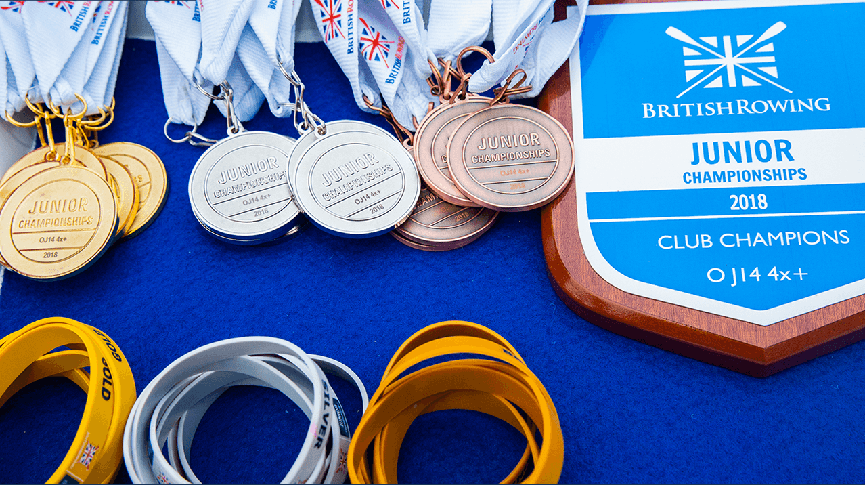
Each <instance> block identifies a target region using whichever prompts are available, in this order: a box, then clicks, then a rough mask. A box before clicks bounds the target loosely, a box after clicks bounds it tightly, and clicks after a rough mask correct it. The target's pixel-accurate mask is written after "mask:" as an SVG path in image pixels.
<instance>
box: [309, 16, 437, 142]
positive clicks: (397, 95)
mask: <svg viewBox="0 0 865 485" xmlns="http://www.w3.org/2000/svg"><path fill="white" fill-rule="evenodd" d="M310 5H311V6H312V10H313V16H314V17H315V18H316V20H317V21H318V26H319V32H320V33H321V35H322V38H323V39H324V41H325V44H326V45H327V46H328V49H329V50H330V52H331V54H333V56H334V58H335V59H336V61H337V63H338V64H339V66H340V68H341V69H342V71H343V72H344V73H345V75H346V77H348V79H349V82H350V83H351V86H352V92H353V93H354V97H355V103H357V105H358V107H360V108H361V109H363V110H365V111H371V109H370V108H369V107H367V105H366V102H364V100H363V94H366V97H367V98H368V99H369V100H370V101H371V102H372V103H373V104H374V105H378V106H380V105H381V101H380V99H379V96H378V94H377V93H379V92H380V93H381V97H382V98H383V99H384V102H385V103H387V104H388V106H389V107H390V109H391V111H392V112H393V113H394V116H395V117H396V119H397V120H398V121H399V122H400V123H401V124H403V125H404V126H412V124H411V123H412V118H413V117H415V118H417V119H421V118H423V116H424V115H425V114H426V110H427V106H428V103H429V102H430V101H434V100H435V98H433V97H432V96H431V95H430V94H429V87H428V86H427V84H426V78H427V77H429V75H430V74H431V69H430V67H429V63H428V61H435V57H434V56H433V55H432V51H430V50H429V48H428V47H427V31H426V28H425V27H424V25H423V17H422V15H421V10H422V9H421V8H419V7H418V5H417V4H416V3H415V2H414V0H401V1H400V0H310ZM358 56H360V57H361V58H363V61H364V62H360V61H359V59H358Z"/></svg>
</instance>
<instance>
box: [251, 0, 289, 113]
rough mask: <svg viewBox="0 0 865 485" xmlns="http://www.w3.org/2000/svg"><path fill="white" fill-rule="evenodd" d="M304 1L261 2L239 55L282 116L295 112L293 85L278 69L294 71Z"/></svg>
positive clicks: (271, 106) (271, 108)
mask: <svg viewBox="0 0 865 485" xmlns="http://www.w3.org/2000/svg"><path fill="white" fill-rule="evenodd" d="M302 1H303V0H268V1H262V2H257V3H256V4H255V6H254V7H253V10H252V12H251V13H250V15H249V23H248V24H247V25H246V27H245V28H244V29H243V33H242V34H241V36H240V41H239V43H238V46H237V54H238V55H239V56H240V60H241V61H242V62H243V65H244V67H245V68H246V70H247V71H248V73H249V76H250V77H251V78H252V80H253V81H254V82H255V84H256V86H258V88H259V89H260V90H261V91H262V92H263V93H264V95H265V97H266V98H267V102H268V105H269V107H270V110H271V112H272V113H273V114H274V115H275V116H278V117H284V116H288V115H290V114H292V113H293V110H292V106H291V105H290V104H289V101H290V99H291V93H292V88H291V84H290V83H289V82H288V80H287V79H285V76H284V75H283V74H282V71H281V70H280V69H279V67H278V66H277V65H278V64H279V63H280V62H281V63H282V66H283V67H284V69H285V70H286V71H288V72H290V71H292V70H294V38H295V22H296V19H297V14H298V11H299V10H300V6H301V4H302Z"/></svg>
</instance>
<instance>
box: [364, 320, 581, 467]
mask: <svg viewBox="0 0 865 485" xmlns="http://www.w3.org/2000/svg"><path fill="white" fill-rule="evenodd" d="M453 354H474V355H478V356H482V357H486V358H488V359H490V360H487V359H471V358H468V359H466V358H463V359H457V360H451V361H446V362H440V363H436V364H433V365H430V366H428V367H424V368H421V369H420V370H416V371H414V372H411V373H409V374H407V375H405V376H403V374H405V373H406V372H407V371H408V370H410V369H412V368H415V367H416V366H419V365H422V364H424V363H425V362H427V361H429V360H430V359H438V360H441V359H440V358H441V357H444V356H449V355H453ZM444 409H467V410H473V411H478V412H482V413H486V414H489V415H491V416H495V417H497V418H499V419H502V420H503V421H505V422H507V423H508V424H510V425H511V426H513V427H514V428H515V429H517V431H519V432H520V433H522V434H523V435H524V436H525V437H526V441H527V446H526V451H525V452H524V453H523V456H522V458H521V459H520V461H519V462H518V463H517V464H516V466H515V467H514V469H513V470H512V471H511V473H510V474H509V475H508V476H507V477H506V478H505V479H504V480H503V483H515V482H522V483H552V482H557V481H558V479H559V476H560V475H561V471H562V466H563V463H564V439H563V437H562V431H561V425H560V423H559V418H558V414H557V413H556V409H555V406H554V405H553V402H552V399H550V396H549V394H548V393H547V391H546V389H545V388H544V386H543V384H541V382H540V381H539V380H538V378H537V377H536V376H535V375H534V374H533V373H532V372H531V370H529V368H528V367H527V366H526V364H525V362H524V361H523V359H522V357H521V356H520V355H519V353H518V352H517V351H516V349H514V347H513V346H512V345H511V344H510V343H508V342H507V340H505V339H504V338H503V337H501V336H500V335H498V334H497V333H495V332H493V331H492V330H489V329H488V328H486V327H483V326H481V325H477V324H473V323H469V322H460V321H450V322H442V323H439V324H435V325H431V326H429V327H427V328H425V329H423V330H421V331H419V332H417V333H415V334H414V335H413V336H412V337H410V338H409V339H408V340H406V342H405V343H403V345H402V346H400V348H399V349H398V350H397V352H396V354H395V355H394V357H393V358H392V359H391V361H390V363H389V364H388V366H387V368H386V370H385V373H384V376H383V377H382V381H381V384H380V385H379V388H378V390H376V392H375V394H374V395H373V397H372V398H371V399H370V406H369V409H368V411H367V412H366V413H365V414H364V415H363V417H362V418H361V422H360V424H359V425H358V428H357V430H356V432H355V437H354V438H353V440H352V443H351V446H350V448H349V457H348V467H349V475H350V477H351V481H352V483H395V482H396V481H397V474H396V463H397V457H398V455H399V447H400V446H401V444H402V440H403V438H404V437H405V433H406V431H407V430H408V428H409V426H410V425H411V423H412V422H413V421H414V419H415V418H417V417H418V416H420V415H422V414H426V413H429V412H434V411H438V410H444ZM536 434H539V435H540V438H541V440H540V446H539V445H538V440H537V438H536ZM370 447H372V453H371V454H368V453H367V451H368V450H369V448H370Z"/></svg>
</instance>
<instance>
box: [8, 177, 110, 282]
mask: <svg viewBox="0 0 865 485" xmlns="http://www.w3.org/2000/svg"><path fill="white" fill-rule="evenodd" d="M116 226H117V212H116V204H115V199H114V194H113V193H112V192H111V188H110V187H109V186H108V183H107V182H106V181H105V180H104V179H102V178H100V177H99V176H98V175H96V174H95V173H94V172H92V171H90V170H88V169H86V168H83V167H76V166H72V165H62V166H57V167H54V168H50V169H48V170H42V171H40V172H39V173H37V174H36V175H33V176H32V177H30V178H28V179H27V180H26V181H25V182H24V183H22V184H21V185H19V186H17V187H16V188H15V190H13V191H12V192H11V194H10V195H9V197H8V198H7V199H6V203H5V204H3V207H2V209H0V227H4V228H9V230H4V231H0V253H2V254H3V258H4V259H5V260H6V262H7V263H8V264H9V267H10V268H11V269H13V270H14V271H16V272H18V273H20V274H22V275H24V276H27V277H29V278H35V279H59V278H65V277H68V276H71V275H73V274H75V273H77V272H78V271H81V270H83V269H84V268H86V267H87V266H89V265H90V264H92V263H93V262H94V261H96V259H98V258H99V256H101V255H102V254H103V252H104V251H105V250H106V249H107V248H108V246H109V243H110V241H111V239H112V237H113V235H114V233H115V229H116Z"/></svg>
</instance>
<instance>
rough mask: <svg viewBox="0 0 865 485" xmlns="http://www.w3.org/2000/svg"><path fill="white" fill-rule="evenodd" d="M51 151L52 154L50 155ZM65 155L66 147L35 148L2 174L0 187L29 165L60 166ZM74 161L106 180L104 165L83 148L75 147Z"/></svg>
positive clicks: (106, 174)
mask: <svg viewBox="0 0 865 485" xmlns="http://www.w3.org/2000/svg"><path fill="white" fill-rule="evenodd" d="M52 151H53V154H52ZM65 154H66V145H62V144H61V145H55V146H54V148H53V150H52V149H51V147H48V146H44V147H42V148H37V149H36V150H33V151H32V152H30V153H28V154H27V155H24V156H23V157H21V158H19V159H18V161H16V162H15V163H13V164H12V166H11V167H9V169H8V170H6V173H5V174H3V177H0V185H2V184H5V183H6V181H7V180H9V179H10V178H11V177H12V176H13V175H15V173H17V172H19V171H20V170H22V169H24V168H26V167H29V166H31V165H36V164H40V163H44V162H50V163H54V164H55V165H60V160H61V159H62V158H63V156H64V155H65ZM75 161H76V162H77V163H78V164H80V165H81V166H83V167H85V168H87V169H89V170H91V171H93V172H94V173H95V174H97V175H99V176H100V177H101V178H102V179H105V180H107V179H108V173H107V171H106V170H105V165H103V164H102V162H101V161H100V160H99V159H98V158H97V157H96V155H94V154H93V153H91V152H90V151H89V150H87V149H86V148H84V147H81V146H76V147H75Z"/></svg>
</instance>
